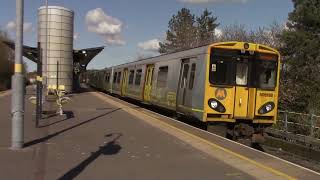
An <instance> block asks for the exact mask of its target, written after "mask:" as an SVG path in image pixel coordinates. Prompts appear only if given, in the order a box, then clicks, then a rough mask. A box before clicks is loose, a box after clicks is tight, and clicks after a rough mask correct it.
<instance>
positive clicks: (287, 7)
mask: <svg viewBox="0 0 320 180" xmlns="http://www.w3.org/2000/svg"><path fill="white" fill-rule="evenodd" d="M48 1H49V5H52V6H63V7H66V8H69V9H71V10H73V11H74V12H75V21H74V48H75V49H82V48H90V47H96V46H105V49H104V50H103V51H102V52H101V53H100V54H99V55H97V56H96V57H95V58H94V59H93V60H92V61H91V62H90V64H89V65H88V69H92V68H95V69H101V68H105V67H108V66H112V65H117V64H121V63H125V62H130V61H133V60H136V59H137V58H138V57H140V56H150V55H157V49H158V42H159V41H163V40H164V39H165V33H166V31H167V29H168V22H169V20H170V18H171V17H172V15H173V14H176V13H177V12H178V11H179V10H180V9H181V8H188V9H190V10H191V12H192V13H194V14H196V15H200V14H201V13H202V12H203V10H204V9H205V8H207V9H208V10H209V11H212V12H213V14H214V15H215V16H216V17H217V18H218V22H219V23H220V26H219V27H218V28H220V29H221V28H222V27H223V26H226V25H230V24H234V23H238V24H244V25H245V26H246V28H247V29H253V30H254V29H256V28H258V27H261V26H268V25H270V24H271V23H272V22H274V21H276V22H278V23H281V24H282V23H285V22H286V21H287V17H288V13H289V12H291V11H292V10H293V4H292V1H291V0H268V1H266V0H48ZM0 2H1V6H0V12H1V16H0V29H1V30H4V31H7V32H8V34H9V36H10V37H11V38H12V39H14V37H15V34H14V32H15V31H14V28H15V22H14V20H15V1H14V0H0ZM44 4H45V0H24V23H25V24H24V44H25V45H28V46H36V44H37V43H36V42H37V12H38V8H39V7H40V6H42V5H44ZM222 33H223V32H222ZM25 61H26V62H27V64H28V70H29V71H32V70H35V69H36V64H34V63H33V62H31V61H29V60H27V59H25Z"/></svg>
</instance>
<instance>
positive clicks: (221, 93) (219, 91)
mask: <svg viewBox="0 0 320 180" xmlns="http://www.w3.org/2000/svg"><path fill="white" fill-rule="evenodd" d="M215 95H216V98H217V99H218V100H224V99H225V98H226V97H227V91H226V90H225V89H224V88H217V89H216V92H215Z"/></svg>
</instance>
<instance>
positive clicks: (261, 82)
mask: <svg viewBox="0 0 320 180" xmlns="http://www.w3.org/2000/svg"><path fill="white" fill-rule="evenodd" d="M279 67H280V55H279V53H278V52H277V51H276V50H274V49H272V48H270V47H267V46H264V45H260V44H253V43H246V42H221V43H214V44H211V45H207V46H202V47H197V48H193V49H188V50H184V51H180V52H175V53H169V54H164V55H160V56H157V57H151V58H147V59H141V60H138V61H134V62H130V63H126V64H121V65H117V66H113V67H109V68H105V69H103V70H100V71H95V72H91V74H89V75H88V77H89V78H88V80H89V82H88V83H89V84H91V85H92V86H95V87H96V88H98V89H102V90H105V91H108V92H110V93H113V94H117V95H118V96H122V97H127V98H132V99H135V100H138V101H142V102H144V103H147V104H151V105H154V106H159V107H162V108H165V109H167V110H171V111H174V112H176V113H177V114H178V115H183V116H184V117H192V119H194V120H198V121H202V122H204V123H205V124H206V125H207V127H208V130H209V131H213V132H214V133H217V134H220V135H222V136H229V137H232V138H238V137H241V136H252V135H254V136H253V137H255V138H254V141H256V140H258V139H259V138H257V137H259V135H262V134H263V130H264V128H265V127H267V126H270V125H272V124H273V123H275V121H276V117H277V104H278V88H279Z"/></svg>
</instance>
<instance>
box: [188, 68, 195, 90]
mask: <svg viewBox="0 0 320 180" xmlns="http://www.w3.org/2000/svg"><path fill="white" fill-rule="evenodd" d="M195 73H196V64H195V63H193V64H192V65H191V72H190V79H189V89H192V88H193V84H194V78H195Z"/></svg>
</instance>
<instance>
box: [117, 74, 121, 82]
mask: <svg viewBox="0 0 320 180" xmlns="http://www.w3.org/2000/svg"><path fill="white" fill-rule="evenodd" d="M120 79H121V72H118V77H117V84H120Z"/></svg>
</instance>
